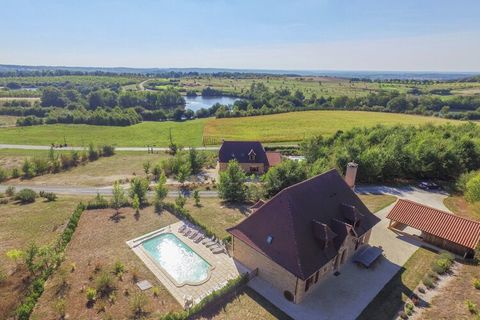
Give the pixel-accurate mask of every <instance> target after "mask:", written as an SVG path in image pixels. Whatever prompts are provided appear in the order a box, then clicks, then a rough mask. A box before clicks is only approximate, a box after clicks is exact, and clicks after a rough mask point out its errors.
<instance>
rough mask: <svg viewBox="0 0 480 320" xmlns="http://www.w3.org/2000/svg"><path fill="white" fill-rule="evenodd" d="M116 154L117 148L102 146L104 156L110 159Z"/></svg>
mask: <svg viewBox="0 0 480 320" xmlns="http://www.w3.org/2000/svg"><path fill="white" fill-rule="evenodd" d="M114 154H115V147H114V146H110V145H103V146H102V156H104V157H110V156H113V155H114Z"/></svg>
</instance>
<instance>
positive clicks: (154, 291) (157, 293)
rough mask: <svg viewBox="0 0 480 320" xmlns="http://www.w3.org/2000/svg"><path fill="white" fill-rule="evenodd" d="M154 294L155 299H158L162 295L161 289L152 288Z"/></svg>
mask: <svg viewBox="0 0 480 320" xmlns="http://www.w3.org/2000/svg"><path fill="white" fill-rule="evenodd" d="M152 294H153V296H154V297H158V296H159V295H160V288H159V287H157V286H155V287H153V288H152Z"/></svg>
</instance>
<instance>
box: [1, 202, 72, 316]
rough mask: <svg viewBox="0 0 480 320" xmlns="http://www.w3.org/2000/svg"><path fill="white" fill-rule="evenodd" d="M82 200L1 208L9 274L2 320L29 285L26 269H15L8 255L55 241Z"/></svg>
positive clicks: (3, 260) (3, 289)
mask: <svg viewBox="0 0 480 320" xmlns="http://www.w3.org/2000/svg"><path fill="white" fill-rule="evenodd" d="M81 200H82V198H80V197H72V196H59V197H58V199H57V201H55V202H44V201H42V200H41V199H38V200H37V201H36V202H35V203H32V204H26V205H19V204H16V203H14V202H10V203H8V204H4V205H0V257H1V258H0V267H1V268H3V270H4V271H5V272H7V274H10V275H9V276H8V277H7V280H6V281H5V282H4V283H2V284H0V319H6V318H7V315H9V314H11V312H13V311H14V310H15V308H16V306H17V305H18V302H19V299H21V298H22V297H23V296H24V295H25V290H26V287H27V286H28V284H29V283H30V281H29V278H28V272H27V270H25V268H24V267H20V268H15V264H14V262H13V261H11V260H10V259H6V257H5V253H6V252H7V251H8V250H11V249H20V250H23V249H25V248H26V247H27V245H28V244H29V243H31V242H35V243H36V244H37V245H39V246H40V245H46V244H49V243H51V242H53V241H54V240H55V239H56V238H57V236H58V235H59V234H60V232H61V231H62V228H63V226H64V223H65V222H66V221H67V220H68V218H69V217H70V215H71V214H72V212H73V210H74V208H75V207H76V205H77V203H78V202H80V201H81Z"/></svg>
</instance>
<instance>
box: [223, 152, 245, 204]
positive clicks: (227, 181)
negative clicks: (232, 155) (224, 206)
mask: <svg viewBox="0 0 480 320" xmlns="http://www.w3.org/2000/svg"><path fill="white" fill-rule="evenodd" d="M246 180H247V176H246V175H245V172H243V170H242V168H241V167H240V165H239V164H238V162H237V161H235V160H231V161H230V162H229V163H228V166H227V170H225V171H224V172H221V173H220V181H219V184H218V192H219V196H220V198H222V199H224V200H226V201H230V202H243V201H245V199H246V198H247V186H246V184H245V181H246Z"/></svg>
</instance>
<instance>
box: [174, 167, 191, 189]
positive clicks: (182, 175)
mask: <svg viewBox="0 0 480 320" xmlns="http://www.w3.org/2000/svg"><path fill="white" fill-rule="evenodd" d="M191 172H192V170H191V169H190V164H189V163H188V162H187V163H184V164H182V165H181V166H180V168H178V174H177V180H178V182H180V183H181V184H183V183H184V182H185V180H187V178H188V177H189V176H190V174H191Z"/></svg>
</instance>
